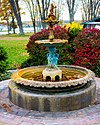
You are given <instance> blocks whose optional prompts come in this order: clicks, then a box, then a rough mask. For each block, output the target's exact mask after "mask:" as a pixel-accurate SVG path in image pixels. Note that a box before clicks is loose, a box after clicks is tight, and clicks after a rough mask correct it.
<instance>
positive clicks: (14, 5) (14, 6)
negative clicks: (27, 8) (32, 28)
mask: <svg viewBox="0 0 100 125" xmlns="http://www.w3.org/2000/svg"><path fill="white" fill-rule="evenodd" d="M9 3H10V5H11V7H12V11H13V12H14V15H15V18H16V20H17V24H18V27H19V35H24V31H23V25H22V21H21V16H20V9H19V4H18V0H15V1H14V0H9Z"/></svg>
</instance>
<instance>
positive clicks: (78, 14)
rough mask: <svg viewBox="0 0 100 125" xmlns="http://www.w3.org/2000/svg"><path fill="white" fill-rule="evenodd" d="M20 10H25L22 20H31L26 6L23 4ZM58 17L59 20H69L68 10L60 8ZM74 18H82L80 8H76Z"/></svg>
mask: <svg viewBox="0 0 100 125" xmlns="http://www.w3.org/2000/svg"><path fill="white" fill-rule="evenodd" d="M21 6H22V5H21ZM22 11H25V15H22V21H31V18H30V14H29V12H28V10H27V7H26V6H25V5H24V6H23V10H22ZM60 18H61V20H69V14H68V11H67V9H66V8H65V7H64V8H63V10H62V14H61V17H60ZM74 19H75V20H82V15H81V11H80V8H78V10H77V12H76V14H75V16H74Z"/></svg>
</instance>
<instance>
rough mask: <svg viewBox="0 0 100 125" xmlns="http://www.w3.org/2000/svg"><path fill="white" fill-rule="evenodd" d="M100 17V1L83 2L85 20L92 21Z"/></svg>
mask: <svg viewBox="0 0 100 125" xmlns="http://www.w3.org/2000/svg"><path fill="white" fill-rule="evenodd" d="M98 16H100V0H82V17H83V20H86V21H87V20H92V19H93V18H96V17H98Z"/></svg>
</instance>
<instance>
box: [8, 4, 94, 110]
mask: <svg viewBox="0 0 100 125" xmlns="http://www.w3.org/2000/svg"><path fill="white" fill-rule="evenodd" d="M54 8H55V7H54V5H53V4H51V8H50V13H49V15H48V17H47V19H46V20H44V22H46V23H48V25H49V29H50V34H49V39H47V40H39V41H35V43H37V44H39V45H41V46H46V47H48V54H47V60H48V65H47V66H44V65H43V66H33V67H28V68H24V69H20V70H18V71H16V72H15V73H14V74H13V75H12V80H11V81H10V82H9V85H8V88H9V99H10V101H11V102H13V103H14V104H15V105H17V106H20V107H22V108H25V109H30V110H36V111H49V112H65V111H70V110H75V109H80V108H84V107H87V106H89V105H91V104H93V103H94V101H95V91H96V84H95V80H94V77H95V75H94V73H93V72H92V71H91V70H88V69H86V68H83V67H79V66H69V65H57V63H58V58H59V54H57V53H56V46H58V45H61V44H64V43H65V42H68V41H67V40H61V39H54V34H53V26H54V25H56V24H58V23H59V21H57V20H56V16H55V15H54ZM37 58H38V57H37Z"/></svg>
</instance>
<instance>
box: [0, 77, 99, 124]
mask: <svg viewBox="0 0 100 125" xmlns="http://www.w3.org/2000/svg"><path fill="white" fill-rule="evenodd" d="M8 82H9V80H6V81H2V82H0V125H100V78H96V98H97V103H96V104H95V105H92V106H89V107H86V108H83V109H80V110H74V111H69V112H57V113H50V112H38V111H32V110H26V109H22V108H20V107H18V106H15V105H13V104H12V103H11V102H10V101H9V99H8V87H7V86H8ZM4 103H5V104H7V105H9V107H10V108H11V112H9V113H8V112H6V110H5V109H4V108H2V104H4Z"/></svg>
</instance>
